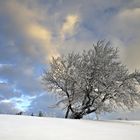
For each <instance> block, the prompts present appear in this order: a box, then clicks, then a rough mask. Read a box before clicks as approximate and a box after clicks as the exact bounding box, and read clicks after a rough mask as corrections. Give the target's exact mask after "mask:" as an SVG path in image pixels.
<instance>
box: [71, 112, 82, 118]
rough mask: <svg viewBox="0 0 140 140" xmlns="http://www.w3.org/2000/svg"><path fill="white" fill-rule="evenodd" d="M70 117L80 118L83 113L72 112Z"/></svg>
mask: <svg viewBox="0 0 140 140" xmlns="http://www.w3.org/2000/svg"><path fill="white" fill-rule="evenodd" d="M70 118H71V119H82V118H83V115H82V114H81V113H79V112H75V113H72V114H71V116H70Z"/></svg>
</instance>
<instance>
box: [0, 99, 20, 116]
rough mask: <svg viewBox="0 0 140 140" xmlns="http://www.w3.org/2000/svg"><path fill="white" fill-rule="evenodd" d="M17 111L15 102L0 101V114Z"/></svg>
mask: <svg viewBox="0 0 140 140" xmlns="http://www.w3.org/2000/svg"><path fill="white" fill-rule="evenodd" d="M17 112H19V110H18V109H16V107H15V104H13V103H10V102H0V114H16V113H17Z"/></svg>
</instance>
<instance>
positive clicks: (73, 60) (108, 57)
mask: <svg viewBox="0 0 140 140" xmlns="http://www.w3.org/2000/svg"><path fill="white" fill-rule="evenodd" d="M43 83H44V85H45V87H46V88H47V91H48V92H51V93H53V94H56V95H57V96H58V97H59V101H58V102H57V105H58V106H61V107H62V108H63V109H65V110H66V114H65V118H68V117H69V118H75V119H80V118H82V117H83V116H84V115H87V114H90V113H93V112H99V113H100V112H112V111H116V110H118V109H128V110H130V109H132V108H134V107H135V106H136V105H137V104H139V103H140V93H139V87H138V86H139V83H140V73H139V72H137V71H135V72H133V73H130V72H129V70H128V68H127V67H126V66H125V65H123V64H122V63H121V61H120V59H119V56H118V50H117V49H116V48H114V47H112V46H111V44H110V43H109V42H104V41H98V42H97V44H94V45H93V47H92V49H90V50H88V51H85V50H84V51H83V52H82V53H79V54H78V53H74V52H71V53H69V54H68V55H65V56H60V57H57V58H53V59H52V61H51V62H50V67H49V69H48V70H46V71H45V72H44V74H43Z"/></svg>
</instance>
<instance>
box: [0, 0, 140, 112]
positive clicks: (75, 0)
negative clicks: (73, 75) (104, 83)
mask: <svg viewBox="0 0 140 140" xmlns="http://www.w3.org/2000/svg"><path fill="white" fill-rule="evenodd" d="M99 39H100V40H101V39H106V40H109V41H111V43H112V44H113V45H114V47H118V48H119V49H120V56H121V59H122V62H123V63H124V64H126V65H127V66H128V68H129V69H130V71H133V70H134V69H135V68H136V69H140V55H139V54H140V0H0V113H15V112H18V111H19V110H22V111H25V112H37V111H39V110H43V111H45V112H47V113H50V114H51V112H52V110H51V109H50V108H48V106H51V105H52V104H53V102H54V100H55V99H54V97H53V96H52V95H48V94H47V93H46V92H45V91H44V90H43V87H42V85H41V80H40V79H41V75H42V71H43V68H46V69H47V64H48V62H49V61H50V59H51V56H54V57H57V56H59V55H61V54H66V53H68V52H69V51H81V50H83V49H89V48H91V47H92V44H93V42H96V41H97V40H99Z"/></svg>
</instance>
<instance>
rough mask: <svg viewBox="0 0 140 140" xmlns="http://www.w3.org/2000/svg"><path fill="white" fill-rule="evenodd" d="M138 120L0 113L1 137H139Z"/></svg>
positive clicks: (136, 139)
mask: <svg viewBox="0 0 140 140" xmlns="http://www.w3.org/2000/svg"><path fill="white" fill-rule="evenodd" d="M139 139H140V121H90V120H69V119H57V118H39V117H31V116H14V115H0V140H139Z"/></svg>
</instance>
